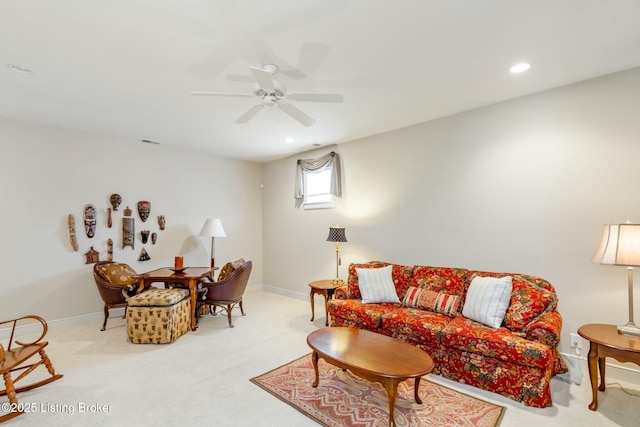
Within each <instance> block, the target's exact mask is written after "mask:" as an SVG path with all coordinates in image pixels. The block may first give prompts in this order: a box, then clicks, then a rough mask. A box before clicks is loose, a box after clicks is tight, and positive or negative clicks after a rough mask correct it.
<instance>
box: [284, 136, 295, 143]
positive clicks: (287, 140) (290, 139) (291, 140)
mask: <svg viewBox="0 0 640 427" xmlns="http://www.w3.org/2000/svg"><path fill="white" fill-rule="evenodd" d="M284 142H286V143H287V144H293V143H294V142H296V140H295V139H294V138H291V137H289V138H287V139H285V140H284Z"/></svg>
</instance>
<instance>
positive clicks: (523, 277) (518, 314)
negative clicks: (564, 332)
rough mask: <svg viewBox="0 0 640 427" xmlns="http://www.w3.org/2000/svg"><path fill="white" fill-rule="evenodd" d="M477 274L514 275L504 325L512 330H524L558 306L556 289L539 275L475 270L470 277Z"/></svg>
mask: <svg viewBox="0 0 640 427" xmlns="http://www.w3.org/2000/svg"><path fill="white" fill-rule="evenodd" d="M476 276H486V277H505V276H512V277H513V280H512V289H511V301H510V303H509V308H508V309H507V312H506V314H505V316H504V325H505V326H506V327H507V328H508V329H510V330H512V331H515V332H520V331H523V330H524V328H525V327H526V326H527V325H529V324H530V323H532V322H534V321H536V320H537V319H539V318H540V317H542V316H543V315H545V314H546V313H548V312H550V311H553V310H555V309H556V307H557V306H558V297H557V295H556V293H555V289H554V288H553V286H552V285H551V284H550V283H549V282H547V281H546V280H544V279H541V278H539V277H535V276H530V275H527V274H512V273H492V272H484V271H482V272H479V271H475V272H472V273H470V274H469V277H470V279H473V278H474V277H476Z"/></svg>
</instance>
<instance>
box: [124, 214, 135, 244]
mask: <svg viewBox="0 0 640 427" xmlns="http://www.w3.org/2000/svg"><path fill="white" fill-rule="evenodd" d="M124 215H125V216H124V217H123V218H122V249H124V248H125V247H127V246H131V249H135V240H136V239H135V233H136V227H135V224H134V222H133V218H132V217H131V216H130V215H131V209H129V207H128V206H127V208H126V209H125V210H124Z"/></svg>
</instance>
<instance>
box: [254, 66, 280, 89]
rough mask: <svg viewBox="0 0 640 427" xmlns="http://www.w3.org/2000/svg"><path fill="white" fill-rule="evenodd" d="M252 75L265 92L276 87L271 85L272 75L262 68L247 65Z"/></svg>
mask: <svg viewBox="0 0 640 427" xmlns="http://www.w3.org/2000/svg"><path fill="white" fill-rule="evenodd" d="M249 69H250V70H251V72H252V73H253V76H254V77H255V78H256V80H257V81H258V85H259V86H260V87H261V88H262V89H263V90H264V91H266V92H269V93H272V92H275V91H276V89H275V88H274V87H273V75H272V74H271V73H270V72H268V71H267V70H263V69H262V68H256V67H249Z"/></svg>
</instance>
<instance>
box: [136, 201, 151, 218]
mask: <svg viewBox="0 0 640 427" xmlns="http://www.w3.org/2000/svg"><path fill="white" fill-rule="evenodd" d="M150 213H151V203H149V202H147V201H142V202H138V214H139V215H140V219H141V220H142V222H145V221H146V220H147V218H149V214H150Z"/></svg>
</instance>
